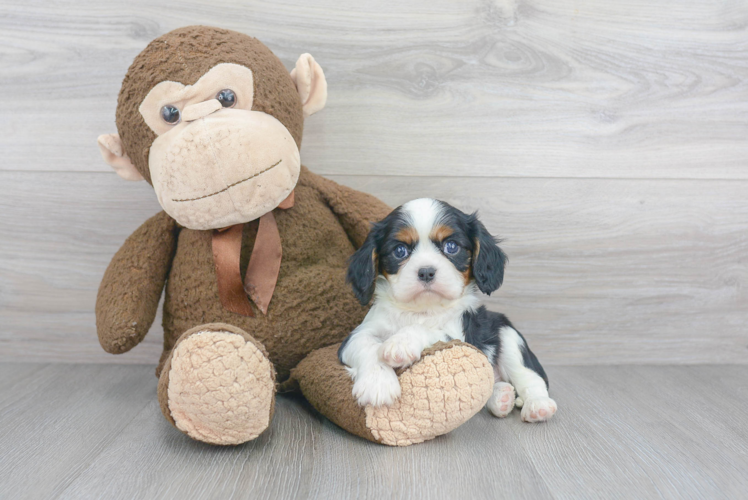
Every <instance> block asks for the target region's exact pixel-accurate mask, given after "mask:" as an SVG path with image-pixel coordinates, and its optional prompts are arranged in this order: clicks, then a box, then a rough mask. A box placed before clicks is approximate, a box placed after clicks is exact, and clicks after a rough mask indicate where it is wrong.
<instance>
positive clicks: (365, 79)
mask: <svg viewBox="0 0 748 500" xmlns="http://www.w3.org/2000/svg"><path fill="white" fill-rule="evenodd" d="M747 22H748V4H746V2H743V1H729V2H697V1H687V2H674V1H668V0H661V1H657V2H652V1H650V0H635V1H633V2H626V3H625V4H618V3H615V2H612V3H611V2H604V1H590V0H581V1H580V0H559V1H549V0H530V1H524V0H467V1H461V2H453V1H449V0H417V1H410V2H393V1H391V0H373V1H367V2H353V3H351V2H348V3H341V2H338V1H336V0H322V1H316V2H312V3H310V2H304V1H302V0H291V1H285V2H264V1H259V0H257V1H238V0H218V1H211V2H208V1H205V0H185V1H183V0H180V1H176V0H159V1H152V0H134V1H131V0H128V1H127V2H124V1H120V2H107V3H106V4H102V3H101V2H96V1H94V0H82V1H75V2H70V1H65V2H55V3H52V2H34V3H29V2H27V1H25V0H5V1H4V2H3V3H2V5H1V6H0V68H1V69H2V71H0V150H2V152H3V162H2V163H0V169H3V170H44V171H47V170H63V171H67V170H76V171H77V170H84V171H103V170H105V169H106V166H105V165H104V164H103V162H102V161H101V158H100V157H99V153H98V150H97V148H96V146H95V139H96V136H97V135H98V134H100V133H108V132H113V131H114V109H115V104H116V97H117V92H118V89H119V85H120V82H121V80H122V77H123V76H124V74H125V71H126V70H127V67H128V66H129V64H130V62H131V61H132V59H133V57H134V56H135V55H136V54H137V53H138V52H139V51H140V50H141V49H142V48H143V47H144V46H145V45H146V44H147V43H148V41H150V40H151V39H153V38H155V37H156V36H158V35H161V34H163V33H165V32H167V31H169V30H171V29H174V28H177V27H180V26H184V25H189V24H207V25H217V26H222V27H226V28H232V29H236V30H238V31H242V32H245V33H249V34H252V35H253V36H256V37H258V38H260V39H261V40H263V41H264V42H265V43H266V44H267V45H268V46H269V47H270V48H271V49H272V50H274V51H275V52H276V53H277V54H278V55H279V57H280V58H281V59H282V60H283V62H284V63H285V64H286V66H287V67H289V68H291V67H293V63H294V62H295V60H296V58H297V57H298V55H299V54H301V53H303V52H311V53H312V54H314V56H315V57H316V58H317V60H318V61H319V62H320V63H321V65H322V67H323V68H324V69H325V72H326V74H327V78H328V82H329V90H330V99H329V102H328V106H327V109H326V110H325V111H324V112H323V113H321V114H319V115H318V116H314V117H312V118H311V119H310V120H309V123H308V126H307V130H306V135H305V140H304V144H305V145H304V148H303V155H304V157H305V159H306V162H307V163H309V164H310V165H314V166H315V167H316V168H317V170H318V171H319V172H320V173H326V174H344V175H372V174H388V175H411V174H418V175H444V176H458V177H464V176H473V175H475V176H505V177H506V176H512V177H606V178H619V177H626V178H704V179H731V178H740V179H748V163H747V162H746V158H747V157H748V141H746V140H745V137H746V135H748V64H746V61H747V60H748V37H746V36H745V26H746V23H747Z"/></svg>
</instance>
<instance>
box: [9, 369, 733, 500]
mask: <svg viewBox="0 0 748 500" xmlns="http://www.w3.org/2000/svg"><path fill="white" fill-rule="evenodd" d="M549 376H550V379H551V383H552V385H551V392H552V395H553V396H554V397H555V398H556V400H557V401H558V403H559V407H560V410H559V413H558V414H557V416H556V417H555V418H554V419H553V420H552V421H551V422H549V423H547V424H535V425H532V424H525V423H522V422H521V421H520V419H519V415H518V413H517V412H516V411H515V412H514V413H512V414H511V415H510V416H509V417H508V418H506V419H503V420H499V419H496V418H493V417H491V416H490V415H489V414H488V413H487V412H486V411H485V410H484V411H482V412H481V413H479V414H478V415H477V416H475V417H474V418H473V419H472V420H471V421H469V422H468V423H467V424H465V425H463V426H462V427H461V428H459V429H457V430H456V431H454V432H452V433H451V434H449V435H447V436H443V437H440V438H437V439H435V440H434V441H431V442H427V443H424V444H421V445H415V446H411V447H408V448H389V447H385V446H381V445H375V444H372V443H369V442H367V441H364V440H361V439H359V438H356V437H354V436H351V435H349V434H347V433H345V432H344V431H342V430H340V429H339V428H337V427H336V426H335V425H333V424H331V423H330V422H329V421H327V420H325V419H324V418H322V417H321V416H319V415H318V414H316V413H315V412H314V410H313V409H311V408H310V407H309V406H308V404H307V403H306V402H305V401H304V400H303V399H302V398H300V397H280V398H278V401H277V411H276V414H275V419H274V421H273V424H272V428H271V429H270V430H269V431H268V432H266V433H265V434H263V435H262V436H261V437H260V438H258V439H257V440H256V441H254V442H251V443H248V444H246V445H243V446H238V447H228V448H222V447H215V446H208V445H204V444H201V443H198V442H195V441H192V440H190V439H189V438H187V437H186V436H184V435H182V434H181V433H180V432H178V431H177V430H175V429H174V428H172V427H171V426H170V425H169V424H168V423H167V422H166V421H165V420H164V419H163V417H162V416H161V413H160V411H159V407H158V402H157V401H156V379H155V377H154V376H153V367H152V366H147V365H112V366H105V365H91V364H86V365H74V364H38V365H35V364H12V363H3V364H0V450H2V453H0V498H13V499H17V498H75V499H81V498H108V499H111V498H180V499H181V498H262V499H270V498H320V499H330V498H346V499H348V498H474V499H479V498H745V496H746V491H748V474H747V473H746V471H748V366H741V365H724V366H717V365H699V366H682V365H681V366H657V367H654V366H606V367H595V366H585V367H561V366H556V367H551V368H550V369H549Z"/></svg>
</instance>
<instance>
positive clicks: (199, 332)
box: [158, 323, 275, 445]
mask: <svg viewBox="0 0 748 500" xmlns="http://www.w3.org/2000/svg"><path fill="white" fill-rule="evenodd" d="M158 393H159V401H160V403H161V410H162V411H163V413H164V416H165V417H166V418H167V420H169V421H170V422H171V423H172V424H174V425H175V426H176V427H177V428H178V429H179V430H181V431H182V432H184V433H185V434H187V435H188V436H190V437H191V438H193V439H197V440H198V441H203V442H206V443H211V444H220V445H235V444H241V443H244V442H246V441H250V440H252V439H255V438H256V437H257V436H259V435H260V434H261V433H262V432H263V431H264V430H265V429H267V428H268V426H269V425H270V421H271V419H272V414H273V407H274V402H275V371H274V369H273V366H272V364H271V363H270V361H269V360H268V358H267V355H266V354H265V352H264V349H263V348H262V346H261V345H260V344H259V343H258V342H256V341H255V340H254V339H252V337H251V336H250V335H248V334H247V333H246V332H244V331H242V330H241V329H239V328H236V327H233V326H231V325H225V324H219V323H215V324H210V325H203V326H200V327H197V328H193V329H192V330H189V331H188V332H185V333H184V334H183V335H182V337H180V339H179V341H178V342H177V345H176V346H175V347H174V350H173V351H172V353H171V357H170V359H169V361H168V362H167V364H166V365H165V366H164V369H163V371H162V372H161V377H160V379H159V390H158Z"/></svg>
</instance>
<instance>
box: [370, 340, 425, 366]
mask: <svg viewBox="0 0 748 500" xmlns="http://www.w3.org/2000/svg"><path fill="white" fill-rule="evenodd" d="M379 357H380V359H381V360H382V361H383V362H385V363H387V364H388V365H389V366H391V367H392V368H404V367H406V366H410V365H412V364H413V363H415V362H416V361H418V360H419V359H420V358H421V348H420V347H419V346H418V345H417V344H416V342H415V341H414V340H413V339H412V338H409V336H408V335H393V336H392V337H390V338H388V339H387V340H385V341H384V342H383V343H382V346H381V347H380V348H379Z"/></svg>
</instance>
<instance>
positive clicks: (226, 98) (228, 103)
mask: <svg viewBox="0 0 748 500" xmlns="http://www.w3.org/2000/svg"><path fill="white" fill-rule="evenodd" d="M216 99H218V102H220V103H221V106H223V107H224V108H230V107H232V106H233V105H234V104H236V94H234V91H233V90H231V89H223V90H222V91H220V92H219V93H218V95H216Z"/></svg>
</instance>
